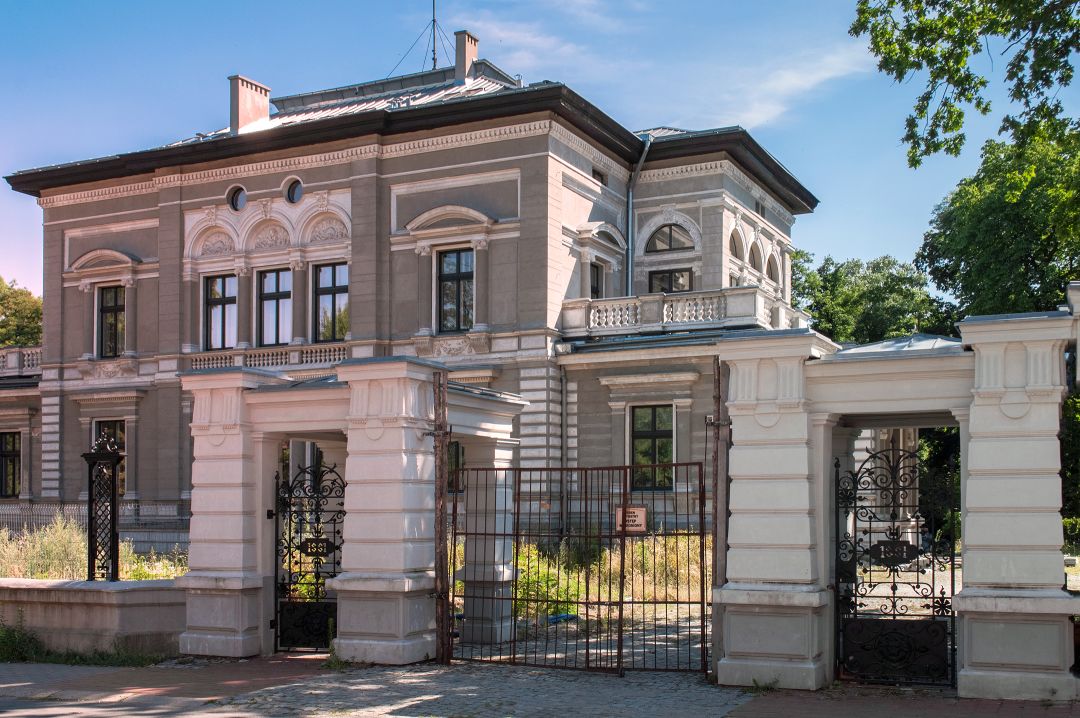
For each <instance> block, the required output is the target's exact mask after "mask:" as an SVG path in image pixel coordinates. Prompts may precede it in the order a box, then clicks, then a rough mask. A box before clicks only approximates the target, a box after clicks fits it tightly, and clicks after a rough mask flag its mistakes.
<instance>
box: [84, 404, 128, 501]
mask: <svg viewBox="0 0 1080 718" xmlns="http://www.w3.org/2000/svg"><path fill="white" fill-rule="evenodd" d="M126 428H127V427H126V425H125V423H124V420H123V419H98V420H97V421H95V422H94V436H93V437H91V442H90V443H91V444H92V443H93V442H94V440H96V439H97V438H98V437H99V436H107V437H109V438H110V439H112V440H113V441H114V442H116V448H117V449H118V450H119V451H120V456H121V457H123V458H121V460H120V463H119V464H118V465H117V467H116V486H117V491H118V493H119V494H120V496H123V495H124V493H125V491H126V490H127V442H126V439H125V434H126V433H127V432H126Z"/></svg>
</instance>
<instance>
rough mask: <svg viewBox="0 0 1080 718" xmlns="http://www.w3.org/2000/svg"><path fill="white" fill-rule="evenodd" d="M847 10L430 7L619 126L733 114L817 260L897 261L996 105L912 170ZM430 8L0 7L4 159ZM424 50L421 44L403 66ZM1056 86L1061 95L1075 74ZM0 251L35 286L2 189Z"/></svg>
mask: <svg viewBox="0 0 1080 718" xmlns="http://www.w3.org/2000/svg"><path fill="white" fill-rule="evenodd" d="M854 5H855V0H814V2H805V0H803V1H801V2H799V1H787V0H758V1H752V2H745V1H744V2H729V1H727V0H723V1H717V0H713V1H711V2H710V1H707V0H701V1H699V2H680V1H678V0H667V1H666V2H661V1H659V0H500V1H498V2H496V1H493V0H487V1H484V0H440V2H439V16H440V20H441V22H442V23H443V24H444V29H445V30H446V34H447V35H449V36H451V37H452V35H453V31H454V30H457V29H461V28H467V29H469V30H472V31H473V33H474V34H476V35H477V36H478V37H479V38H480V55H481V57H485V58H487V59H490V60H492V61H493V62H495V63H496V64H497V65H499V66H500V67H502V68H503V69H504V70H506V71H507V72H509V73H511V74H519V73H520V74H521V75H522V76H523V77H524V80H525V82H527V83H528V82H535V81H538V80H558V81H562V82H565V83H566V84H568V85H569V86H570V87H572V88H573V89H574V90H576V91H577V92H579V93H580V94H582V95H583V96H585V97H586V98H587V99H589V100H590V101H591V102H593V103H594V104H596V105H597V106H599V107H600V108H601V109H602V110H604V111H605V112H607V113H608V114H609V115H611V116H612V117H614V118H615V119H616V120H618V121H619V122H621V123H623V124H624V125H625V126H627V127H629V128H630V129H640V128H644V127H651V126H655V125H673V126H677V127H684V128H689V129H702V128H707V127H717V126H725V125H732V124H739V125H742V126H744V127H746V128H747V129H749V130H750V131H751V133H752V134H753V135H754V136H755V137H756V138H757V140H758V141H759V142H761V143H762V145H764V146H765V148H766V149H768V150H769V151H770V152H772V153H773V154H774V155H775V156H776V157H777V158H778V159H779V160H780V161H781V162H782V163H783V164H784V165H786V166H787V167H788V168H789V169H790V170H791V171H792V172H793V173H794V174H795V176H796V177H798V178H799V179H800V180H801V181H802V182H803V184H805V185H806V186H807V187H808V188H809V189H810V190H811V191H812V192H813V193H814V194H815V195H817V197H818V198H819V199H820V200H821V204H820V206H819V208H818V210H817V211H816V212H815V213H814V214H812V215H807V216H803V217H800V218H799V220H798V221H797V222H796V224H795V227H794V230H793V235H792V237H793V240H794V242H795V243H796V245H797V246H800V247H803V248H805V249H808V250H810V251H811V252H813V253H814V254H815V255H816V256H817V258H818V259H820V258H821V257H823V256H824V255H826V254H832V255H833V256H835V257H841V258H847V257H860V258H864V259H869V258H872V257H876V256H879V255H881V254H892V255H894V256H896V257H898V258H900V259H903V260H910V259H911V258H912V256H913V255H914V252H915V250H916V249H917V247H918V246H919V243H920V241H921V237H922V234H923V232H924V230H925V229H926V226H927V221H928V218H929V216H930V212H931V210H932V209H933V207H934V205H935V204H936V203H937V202H939V201H940V200H941V199H942V198H943V197H944V196H945V195H946V194H947V193H948V191H949V190H950V189H951V188H952V187H953V186H955V184H956V182H957V181H958V180H960V179H961V178H962V177H964V176H967V175H969V174H971V173H972V172H974V170H975V169H976V168H977V166H978V149H979V146H980V145H981V144H982V142H983V141H984V140H985V139H986V138H988V137H992V136H994V135H995V133H996V130H997V119H996V117H995V118H993V119H990V118H981V117H978V118H973V119H972V121H969V126H968V128H967V131H968V147H967V149H966V151H965V152H964V154H963V156H962V157H960V158H952V157H935V158H932V159H931V160H929V161H927V162H926V164H925V165H924V166H923V167H922V168H920V169H919V170H911V169H909V168H908V167H907V165H906V158H905V148H904V147H903V146H902V145H901V144H900V142H899V139H898V138H899V137H900V135H901V134H902V129H903V120H904V117H905V116H906V114H907V112H908V110H909V108H910V106H911V103H912V101H913V99H914V97H915V95H916V94H917V93H918V92H919V90H920V89H921V84H920V83H919V82H918V81H915V82H912V83H908V84H905V85H897V84H895V83H893V82H892V81H890V80H889V79H887V78H885V77H884V76H882V75H880V74H879V73H877V71H876V70H875V68H874V63H873V60H872V58H871V57H870V55H869V54H868V53H867V51H866V48H865V43H864V42H862V41H858V40H854V39H852V38H851V37H849V36H848V34H847V28H848V25H849V24H850V22H851V19H852V17H853V14H854ZM430 11H431V7H430V4H429V3H428V2H427V1H426V0H398V1H396V2H377V3H376V2H366V1H361V0H353V1H350V2H311V3H297V2H273V1H271V0H261V1H259V2H245V1H242V0H233V2H229V3H221V2H198V1H194V0H187V1H185V2H183V3H165V2H145V1H142V2H123V3H122V2H106V0H99V1H98V2H94V3H86V2H61V1H56V2H49V3H44V2H24V3H15V2H11V3H7V4H5V5H4V20H3V23H2V24H0V66H3V67H4V68H6V71H5V72H4V73H3V74H2V75H0V97H3V98H4V101H5V105H6V107H5V111H4V112H3V113H2V114H0V137H2V138H3V139H2V140H0V174H9V173H11V172H13V171H15V170H19V169H25V168H29V167H37V166H42V165H47V164H52V163H58V162H68V161H74V160H80V159H87V158H91V157H97V156H101V155H107V154H113V153H117V152H126V151H132V150H136V149H142V148H146V147H152V146H156V145H160V144H163V143H166V142H169V141H172V140H175V139H179V138H181V137H187V136H190V135H192V134H193V133H194V132H197V131H209V130H214V129H219V128H221V127H223V126H225V125H227V124H228V84H227V82H226V79H225V78H226V76H228V75H231V74H234V73H241V74H244V75H247V76H249V77H252V78H254V79H256V80H258V81H260V82H263V83H265V84H267V85H269V86H270V87H271V88H272V89H273V94H274V95H275V96H277V95H286V94H292V93H296V92H302V91H309V90H315V89H321V88H327V87H335V86H339V85H345V84H349V83H354V82H360V81H364V80H370V79H377V78H381V77H383V76H385V75H386V74H387V73H388V72H390V70H391V68H393V67H394V65H395V64H396V63H397V62H398V60H399V59H401V56H402V54H403V53H404V52H405V51H406V49H407V48H408V47H409V45H410V43H412V42H413V40H414V39H415V38H416V36H417V35H418V34H419V33H420V31H421V30H422V29H423V27H424V24H425V22H427V20H428V19H429V17H430ZM422 42H423V41H421V44H422ZM442 54H443V51H442V49H441V48H440V63H439V64H440V65H442V64H444V63H443V62H442ZM423 62H424V59H423V56H422V51H421V49H420V47H419V46H418V47H417V48H416V49H414V51H413V52H412V54H411V55H410V56H408V57H406V58H405V60H404V62H403V63H402V65H401V66H400V68H399V70H398V73H402V72H416V71H418V70H420V69H421V68H422V65H423ZM428 62H430V53H429V55H428ZM445 64H449V63H445ZM1003 65H1004V62H1003V61H1001V60H1000V58H998V60H997V63H996V69H997V70H998V73H997V75H996V76H995V77H996V80H995V82H994V85H993V92H992V93H991V98H992V99H996V103H995V110H998V109H1001V108H1003V104H1002V103H1003V95H1004V93H1003V91H1002V90H1001V84H1000V74H1001V72H1000V71H1001V70H1002V69H1003ZM1063 96H1064V97H1065V99H1066V103H1067V106H1068V107H1069V108H1070V109H1075V108H1076V100H1077V91H1076V89H1075V88H1074V89H1071V90H1069V91H1068V92H1067V93H1066V94H1065V95H1063ZM0 249H2V251H0V276H3V277H5V278H14V279H16V280H17V281H18V282H19V283H20V284H22V285H23V286H27V287H29V288H31V289H33V290H34V291H36V292H40V289H41V273H42V267H41V213H40V210H39V209H38V207H37V205H36V203H35V201H34V200H33V199H32V198H29V197H25V196H23V195H19V194H16V193H14V192H12V191H10V190H9V189H8V188H7V186H6V184H4V185H3V186H0Z"/></svg>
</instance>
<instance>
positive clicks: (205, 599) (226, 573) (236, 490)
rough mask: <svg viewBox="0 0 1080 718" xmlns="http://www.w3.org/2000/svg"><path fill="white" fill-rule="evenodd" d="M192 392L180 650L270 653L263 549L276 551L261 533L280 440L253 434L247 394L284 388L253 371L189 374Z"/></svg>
mask: <svg viewBox="0 0 1080 718" xmlns="http://www.w3.org/2000/svg"><path fill="white" fill-rule="evenodd" d="M181 381H182V383H183V388H184V390H185V391H190V392H191V393H192V395H193V400H194V410H193V415H192V421H191V435H192V438H193V439H194V452H193V458H194V461H193V463H192V466H191V514H192V515H191V524H190V536H191V544H190V552H189V557H188V561H189V565H190V570H189V571H188V573H187V574H186V575H184V576H182V577H180V578H179V579H177V580H176V585H177V586H179V587H181V588H184V589H185V590H186V591H187V630H186V631H184V633H182V634H180V652H181V653H192V654H198V655H212V656H232V657H240V656H253V655H257V654H259V653H269V652H271V651H272V650H273V643H272V641H269V639H268V635H269V633H268V628H269V622H270V619H271V617H272V614H271V613H268V606H270V603H271V602H270V601H269V600H268V596H267V592H268V591H272V590H273V586H272V581H273V571H274V569H273V562H272V561H271V560H268V559H267V557H266V556H260V550H259V549H260V546H261V547H267V546H270V547H272V546H273V541H272V540H270V539H267V537H266V536H265V532H266V530H267V528H266V526H267V522H266V518H265V510H266V507H267V506H270V505H272V501H271V500H270V499H269V497H268V495H267V490H268V489H267V487H272V485H273V480H272V477H273V475H274V470H275V468H276V466H277V458H278V443H279V442H278V441H276V440H273V439H272V438H271V437H267V436H265V435H262V434H256V433H253V432H252V431H251V430H250V426H249V424H248V414H247V407H246V405H245V399H244V393H245V391H246V390H248V389H254V388H255V387H257V386H259V385H261V384H275V383H283V382H284V381H285V380H284V379H283V378H281V377H278V376H276V375H273V374H270V373H265V372H260V371H255V370H250V369H222V370H206V371H202V372H192V373H189V374H186V375H183V376H182V377H181Z"/></svg>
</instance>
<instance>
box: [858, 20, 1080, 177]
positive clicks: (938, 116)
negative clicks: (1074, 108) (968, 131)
mask: <svg viewBox="0 0 1080 718" xmlns="http://www.w3.org/2000/svg"><path fill="white" fill-rule="evenodd" d="M1078 7H1080V5H1078V4H1077V2H1076V0H858V3H857V4H856V16H855V20H854V22H852V24H851V27H850V29H849V32H850V33H851V35H853V36H855V37H864V36H865V37H868V38H869V43H870V51H871V53H873V55H874V56H875V57H876V58H877V60H878V70H880V71H881V72H883V73H885V74H886V75H888V76H890V77H892V78H893V79H894V80H896V81H897V82H900V83H904V82H908V81H909V80H910V79H911V78H912V77H913V76H915V75H920V76H925V78H926V85H925V87H924V88H923V91H922V93H921V94H920V95H919V96H918V98H917V99H916V101H915V106H914V108H913V110H912V113H911V114H910V115H909V116H908V118H907V121H906V123H905V132H904V136H903V141H904V143H905V144H907V146H908V164H910V165H911V166H912V167H917V166H919V164H921V163H922V160H923V159H924V158H925V157H928V156H929V155H932V154H935V153H937V152H945V153H947V154H950V155H958V154H959V153H960V150H961V149H962V148H963V146H964V141H965V139H966V138H965V135H964V132H963V127H964V112H965V108H974V109H975V110H976V111H977V112H979V113H981V114H983V115H986V114H989V113H990V111H991V103H990V100H989V99H987V96H986V88H987V87H988V86H989V84H990V79H989V78H988V77H987V76H986V75H985V74H982V73H980V72H979V71H978V70H977V69H976V62H975V61H976V59H977V56H979V55H981V54H982V53H984V52H985V53H986V54H987V55H988V56H989V57H988V58H987V59H988V62H989V64H990V65H991V67H993V59H994V58H993V56H992V54H993V53H999V54H1000V55H1001V56H1003V57H1004V58H1007V59H1006V61H1005V64H1004V69H1005V74H1004V79H1005V84H1006V86H1007V88H1008V93H1009V99H1010V100H1011V101H1012V102H1014V103H1016V105H1018V109H1019V110H1020V112H1019V114H1016V115H1013V114H1007V115H1005V116H1004V117H1003V119H1002V124H1001V129H1002V131H1008V132H1011V133H1012V136H1013V138H1014V139H1015V140H1023V139H1024V138H1025V137H1026V136H1028V135H1029V134H1030V133H1031V131H1032V129H1033V128H1037V127H1040V126H1042V125H1044V124H1045V123H1047V122H1050V123H1053V124H1055V125H1056V126H1058V127H1059V128H1062V127H1066V126H1069V125H1072V126H1073V127H1075V126H1076V124H1075V122H1074V121H1073V120H1071V119H1067V118H1064V117H1063V109H1062V105H1061V101H1060V99H1059V97H1058V94H1059V91H1060V90H1061V89H1062V88H1064V87H1067V86H1068V85H1069V84H1070V83H1071V82H1072V79H1073V71H1074V68H1073V61H1074V59H1075V56H1076V55H1075V54H1076V52H1077V51H1078V50H1080V12H1078ZM991 46H993V49H991Z"/></svg>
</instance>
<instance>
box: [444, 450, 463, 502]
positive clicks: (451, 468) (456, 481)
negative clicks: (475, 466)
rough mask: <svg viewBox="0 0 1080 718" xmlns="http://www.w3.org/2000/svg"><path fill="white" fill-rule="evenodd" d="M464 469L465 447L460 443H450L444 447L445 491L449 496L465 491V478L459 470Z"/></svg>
mask: <svg viewBox="0 0 1080 718" xmlns="http://www.w3.org/2000/svg"><path fill="white" fill-rule="evenodd" d="M464 468H465V447H464V446H462V445H461V442H460V441H451V442H450V443H448V444H447V445H446V469H447V471H446V475H447V490H448V491H449V492H450V493H451V494H460V493H461V492H463V491H464V490H465V478H464V477H463V476H462V475H461V470H462V469H464Z"/></svg>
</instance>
